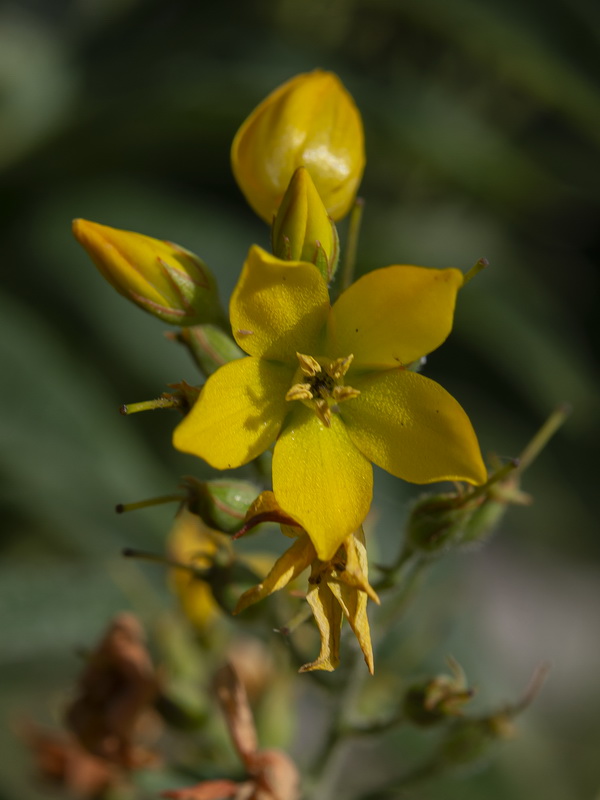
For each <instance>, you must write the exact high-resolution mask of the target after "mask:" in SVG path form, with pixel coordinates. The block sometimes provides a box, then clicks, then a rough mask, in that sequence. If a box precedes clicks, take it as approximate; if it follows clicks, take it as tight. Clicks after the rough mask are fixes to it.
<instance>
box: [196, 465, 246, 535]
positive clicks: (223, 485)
mask: <svg viewBox="0 0 600 800" xmlns="http://www.w3.org/2000/svg"><path fill="white" fill-rule="evenodd" d="M184 482H185V486H186V488H187V489H188V492H189V497H188V503H187V507H188V508H189V510H190V511H191V512H192V513H193V514H197V515H198V516H199V517H200V518H201V519H202V521H203V522H204V523H206V525H208V526H209V527H210V528H213V529H215V530H218V531H222V532H223V533H234V532H235V531H238V530H239V529H240V527H241V525H242V523H243V522H244V519H245V517H246V513H247V511H248V508H249V506H250V505H251V503H252V502H253V501H254V500H255V499H256V495H257V494H258V489H257V488H256V486H254V485H253V484H251V483H248V481H240V480H227V479H222V480H214V481H200V480H197V479H196V478H192V477H186V478H185V479H184Z"/></svg>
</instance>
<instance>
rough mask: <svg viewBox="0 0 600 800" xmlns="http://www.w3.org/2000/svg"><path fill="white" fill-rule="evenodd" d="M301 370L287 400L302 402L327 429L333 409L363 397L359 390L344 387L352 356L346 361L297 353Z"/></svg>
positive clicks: (347, 357) (346, 358)
mask: <svg viewBox="0 0 600 800" xmlns="http://www.w3.org/2000/svg"><path fill="white" fill-rule="evenodd" d="M296 355H297V356H298V361H299V362H300V367H299V369H298V372H297V373H296V376H295V377H296V380H297V383H294V385H293V386H292V387H291V389H289V391H288V393H287V394H286V396H285V399H286V400H301V401H302V402H303V403H304V405H307V406H309V407H310V408H312V409H313V410H314V412H315V414H316V415H317V416H318V417H319V419H320V420H321V422H322V423H323V425H325V426H326V427H327V428H329V427H330V425H331V409H332V408H333V410H334V411H336V405H337V404H338V403H342V402H343V401H344V400H349V399H350V398H351V397H357V395H359V394H360V392H359V391H358V389H353V388H352V387H351V386H345V385H344V375H345V374H346V373H347V372H348V369H349V368H350V364H351V363H352V359H353V358H354V356H353V355H349V356H346V357H345V358H336V359H335V360H334V361H332V360H331V359H329V358H318V359H317V358H313V357H312V356H305V355H303V354H302V353H296Z"/></svg>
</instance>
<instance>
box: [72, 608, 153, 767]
mask: <svg viewBox="0 0 600 800" xmlns="http://www.w3.org/2000/svg"><path fill="white" fill-rule="evenodd" d="M157 691H158V684H157V679H156V675H155V671H154V667H153V665H152V661H151V660H150V656H149V655H148V652H147V650H146V648H145V644H144V634H143V630H142V627H141V625H140V623H139V622H138V620H137V619H136V618H135V617H134V616H133V615H132V614H126V613H123V614H119V615H118V616H117V617H115V619H114V620H113V621H112V623H111V625H110V626H109V628H108V631H107V632H106V634H105V635H104V637H103V639H102V640H101V641H100V644H99V645H98V646H97V647H96V649H95V650H93V651H92V653H91V654H90V655H89V657H88V660H87V664H86V666H85V669H84V671H83V673H82V675H81V677H80V680H79V685H78V693H77V696H76V698H75V700H74V701H73V703H72V704H71V705H70V706H69V708H68V709H67V712H66V723H67V726H68V727H69V729H70V730H71V731H72V732H73V733H74V734H75V736H76V737H77V739H78V740H79V741H80V743H81V744H82V745H83V746H84V747H86V748H87V749H88V750H89V751H90V752H91V753H94V754H96V755H99V756H102V757H104V758H107V759H108V760H109V761H112V762H113V763H116V764H120V765H122V766H125V767H134V766H139V765H141V763H147V761H148V753H145V752H143V751H141V750H140V749H139V748H136V746H135V739H136V737H137V733H138V729H139V727H140V722H141V721H142V718H143V716H144V715H145V714H146V712H147V711H148V710H149V709H150V708H151V706H152V704H153V702H154V699H155V697H156V693H157Z"/></svg>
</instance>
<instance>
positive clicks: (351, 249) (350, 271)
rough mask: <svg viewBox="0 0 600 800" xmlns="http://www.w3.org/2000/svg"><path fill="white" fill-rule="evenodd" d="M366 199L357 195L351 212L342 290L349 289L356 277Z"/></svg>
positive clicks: (341, 279) (341, 284)
mask: <svg viewBox="0 0 600 800" xmlns="http://www.w3.org/2000/svg"><path fill="white" fill-rule="evenodd" d="M364 208H365V201H364V200H363V199H362V197H357V198H356V200H355V202H354V205H353V207H352V211H351V213H350V225H349V228H348V236H347V238H346V251H345V254H344V262H343V264H342V274H341V278H340V292H343V291H344V289H347V288H348V287H349V286H350V284H351V283H352V280H353V278H354V267H355V266H356V252H357V250H358V237H359V234H360V225H361V222H362V217H363V211H364Z"/></svg>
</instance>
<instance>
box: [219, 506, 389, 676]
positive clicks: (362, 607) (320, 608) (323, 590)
mask: <svg viewBox="0 0 600 800" xmlns="http://www.w3.org/2000/svg"><path fill="white" fill-rule="evenodd" d="M278 517H279V518H280V519H281V521H282V522H283V523H284V524H283V526H282V530H283V532H284V533H285V534H286V535H288V536H289V535H293V536H296V537H297V538H296V539H295V541H294V544H293V545H292V546H291V547H290V548H289V550H286V552H285V553H284V554H283V555H282V556H281V557H280V558H278V559H277V561H276V562H275V564H274V565H273V567H272V569H271V571H270V572H269V574H268V575H267V576H266V578H265V579H264V580H263V581H262V583H259V584H258V586H255V587H254V588H252V589H249V590H248V591H247V592H244V594H243V595H242V596H241V597H240V599H239V602H238V604H237V606H236V608H235V610H234V612H233V613H234V614H239V613H240V612H241V611H243V610H244V609H245V608H248V606H250V605H252V604H253V603H257V602H258V601H259V600H262V599H264V598H265V597H268V596H269V595H270V594H273V592H276V591H278V590H279V589H283V588H284V587H285V586H287V585H288V584H289V583H290V581H293V580H294V579H295V578H296V577H297V576H298V575H300V573H301V572H304V570H306V569H308V567H310V577H309V579H308V583H309V590H308V593H307V595H306V600H307V602H308V604H309V605H310V608H311V611H312V613H313V616H314V618H315V622H316V623H317V627H318V629H319V635H320V637H321V651H320V653H319V656H318V658H316V659H315V660H314V661H311V662H310V663H309V664H304V666H303V667H301V668H300V672H310V671H311V670H315V669H322V670H326V671H327V672H331V671H332V670H334V669H335V668H336V667H337V665H338V664H339V661H340V633H341V628H342V621H343V618H344V617H346V619H347V620H348V622H349V623H350V627H351V628H352V630H353V631H354V634H355V636H356V638H357V640H358V643H359V645H360V649H361V650H362V653H363V656H364V659H365V662H366V664H367V667H368V668H369V672H371V673H373V648H372V645H371V632H370V629H369V620H368V618H367V598H368V597H370V598H371V599H372V600H374V601H375V602H376V603H378V604H379V598H378V597H377V595H376V593H375V591H374V590H373V589H372V587H371V586H370V584H369V580H368V566H367V550H366V547H365V537H364V533H363V529H362V527H360V528H358V530H356V531H354V533H352V534H350V536H348V537H346V539H345V540H344V542H343V543H342V544H341V545H340V547H339V548H338V549H337V551H336V553H335V554H334V556H333V558H331V559H330V560H328V561H322V560H320V559H319V558H318V557H317V553H316V550H315V548H314V545H313V543H312V542H311V540H310V538H309V536H308V535H307V533H306V531H304V530H302V528H298V527H296V528H293V527H290V526H289V525H288V524H286V523H287V522H288V521H289V519H288V518H287V515H286V513H285V511H284V510H283V509H281V508H280V507H279V505H278V503H277V500H276V499H275V495H274V494H273V493H272V492H263V493H262V494H261V495H260V496H259V497H258V498H257V499H256V501H255V502H254V503H253V504H252V506H250V508H249V509H248V514H247V518H248V527H253V525H254V524H258V522H261V521H263V520H264V519H265V518H268V519H270V520H271V521H277V519H278Z"/></svg>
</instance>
